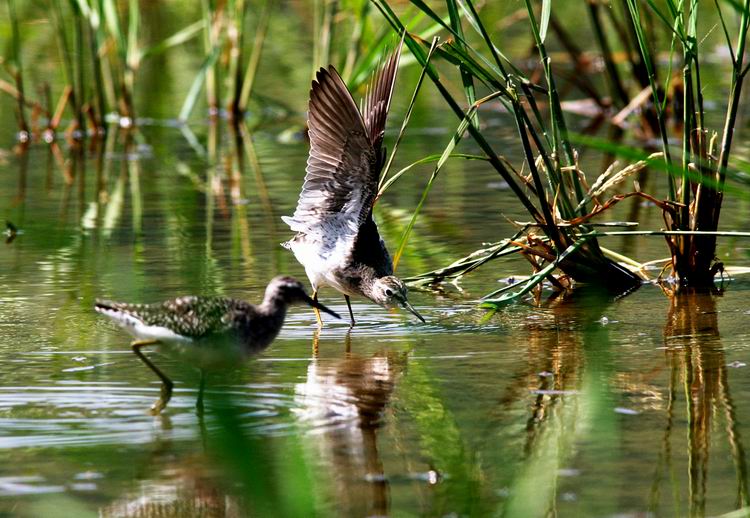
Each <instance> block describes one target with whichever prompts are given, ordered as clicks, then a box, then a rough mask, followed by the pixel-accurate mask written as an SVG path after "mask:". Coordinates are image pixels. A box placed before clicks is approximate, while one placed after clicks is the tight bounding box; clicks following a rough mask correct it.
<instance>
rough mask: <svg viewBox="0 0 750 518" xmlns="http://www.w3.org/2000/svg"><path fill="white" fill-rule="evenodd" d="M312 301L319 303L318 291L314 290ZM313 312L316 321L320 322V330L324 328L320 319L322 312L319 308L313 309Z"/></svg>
mask: <svg viewBox="0 0 750 518" xmlns="http://www.w3.org/2000/svg"><path fill="white" fill-rule="evenodd" d="M312 299H313V300H314V301H315V302H318V290H313V294H312ZM313 311H315V320H317V321H318V329H320V328H322V327H323V319H321V318H320V310H319V309H318V308H313Z"/></svg>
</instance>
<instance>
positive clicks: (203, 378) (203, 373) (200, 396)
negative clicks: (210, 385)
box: [195, 369, 206, 416]
mask: <svg viewBox="0 0 750 518" xmlns="http://www.w3.org/2000/svg"><path fill="white" fill-rule="evenodd" d="M205 388H206V371H204V370H203V369H201V381H200V384H199V385H198V400H197V401H196V402H195V411H196V413H197V414H198V415H199V416H202V415H203V390H204V389H205Z"/></svg>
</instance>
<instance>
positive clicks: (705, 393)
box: [650, 289, 750, 516]
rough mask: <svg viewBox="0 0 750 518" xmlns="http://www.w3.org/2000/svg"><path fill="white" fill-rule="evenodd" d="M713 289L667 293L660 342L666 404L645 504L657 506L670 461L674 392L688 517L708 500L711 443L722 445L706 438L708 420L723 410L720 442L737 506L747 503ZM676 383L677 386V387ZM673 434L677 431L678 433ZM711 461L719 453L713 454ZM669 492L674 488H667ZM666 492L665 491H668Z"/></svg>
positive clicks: (744, 467)
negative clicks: (682, 423) (683, 432)
mask: <svg viewBox="0 0 750 518" xmlns="http://www.w3.org/2000/svg"><path fill="white" fill-rule="evenodd" d="M716 297H717V293H710V292H706V291H696V290H690V289H688V290H681V291H680V292H678V293H672V294H670V308H669V314H668V317H667V323H666V326H665V329H664V344H665V350H666V355H667V361H668V363H669V367H670V385H669V406H668V409H667V424H666V426H665V432H664V439H663V444H662V452H661V453H660V456H659V465H658V467H657V470H656V474H655V483H654V486H653V488H652V494H651V503H650V506H651V508H652V509H653V510H657V509H658V506H659V504H660V503H661V502H660V495H661V492H660V490H659V485H660V482H661V481H662V480H663V477H662V473H661V472H662V470H664V469H668V470H669V471H671V468H672V464H673V458H672V455H673V450H672V447H671V443H672V441H673V438H674V436H673V432H675V431H676V432H678V434H679V433H680V431H679V430H676V427H675V426H674V403H675V401H676V399H677V397H678V394H679V393H680V392H683V393H684V394H685V399H686V401H685V403H686V417H687V421H688V422H687V427H688V430H687V441H688V442H687V455H688V458H687V462H688V467H687V469H688V472H687V475H688V494H689V499H688V505H689V514H690V516H704V515H705V514H706V503H707V500H708V499H709V494H708V491H707V488H708V483H709V479H708V477H709V472H710V471H709V459H710V455H709V453H710V447H711V446H712V444H713V445H714V447H716V445H717V444H723V441H724V438H721V437H720V438H719V441H720V442H718V443H717V440H716V439H714V440H713V441H712V439H711V432H712V431H713V432H714V433H716V431H717V430H718V427H717V426H716V424H714V423H713V422H712V420H716V419H717V418H718V417H719V416H720V415H721V414H723V415H724V420H725V433H726V441H727V443H728V445H729V450H730V454H731V459H732V464H733V468H734V471H735V480H736V488H735V502H734V506H735V508H737V509H742V508H745V507H747V506H748V504H749V503H750V500H749V498H748V481H747V462H746V458H745V449H744V446H743V443H742V437H741V435H740V432H739V422H738V421H737V417H736V411H735V405H734V402H733V401H732V397H731V394H730V389H729V379H728V369H727V361H726V356H725V354H724V348H723V346H722V342H721V336H720V334H719V327H718V315H719V312H718V311H717V308H716ZM679 383H682V387H680V386H679ZM678 437H679V435H678ZM714 459H715V460H714V463H717V462H718V461H719V459H720V456H715V457H714ZM671 489H672V491H675V490H677V489H678V488H671ZM672 491H669V492H668V493H672Z"/></svg>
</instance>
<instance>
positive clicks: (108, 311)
mask: <svg viewBox="0 0 750 518" xmlns="http://www.w3.org/2000/svg"><path fill="white" fill-rule="evenodd" d="M299 302H304V303H307V304H309V305H310V306H312V307H313V308H315V309H316V310H321V311H325V312H326V313H329V314H331V315H333V316H334V317H336V318H341V317H339V315H338V314H337V313H335V312H334V311H331V310H330V309H328V308H327V307H325V306H324V305H323V304H320V303H319V302H317V301H315V300H313V299H311V298H310V297H309V296H308V295H307V293H306V292H305V288H304V287H303V286H302V283H300V282H299V281H297V280H296V279H294V278H292V277H275V278H274V279H273V280H271V282H270V283H269V284H268V286H267V287H266V293H265V296H264V298H263V302H262V303H261V304H259V305H257V306H256V305H253V304H250V303H249V302H245V301H244V300H237V299H230V298H224V297H195V296H188V297H179V298H176V299H171V300H167V301H165V302H161V303H157V304H128V303H124V302H111V301H106V300H98V301H97V302H96V304H95V306H94V307H95V309H96V311H98V312H99V313H101V314H103V315H105V316H107V317H109V318H111V319H112V320H114V321H115V322H116V323H117V324H118V325H120V326H121V327H122V328H124V329H125V330H126V331H127V332H129V333H130V334H131V335H133V337H134V338H135V340H134V341H133V342H132V343H131V347H132V348H133V352H134V353H135V354H136V356H138V358H139V359H140V360H141V361H142V362H143V363H145V364H146V366H147V367H148V368H149V369H151V370H152V371H153V372H154V374H156V375H157V376H158V377H159V379H160V380H161V382H162V386H161V397H160V398H159V399H158V400H157V401H156V402H155V403H154V404H153V406H152V407H151V413H153V414H158V413H159V412H161V411H162V410H163V409H164V408H165V407H166V406H167V403H168V402H169V400H170V398H171V397H172V387H173V383H172V380H171V379H169V378H168V377H167V376H166V375H165V374H164V373H163V372H162V371H161V370H160V369H159V368H158V367H157V366H156V365H155V364H154V363H153V362H152V361H151V360H149V359H148V358H147V357H146V356H145V355H144V354H143V351H141V349H142V348H143V347H147V346H158V345H163V346H166V347H167V348H168V349H169V352H176V353H178V354H182V355H184V356H187V358H188V359H189V361H190V362H191V363H193V364H195V365H196V366H198V367H200V368H201V381H200V389H199V392H198V401H197V404H196V406H197V408H198V411H199V412H200V411H202V409H203V389H204V385H205V375H204V372H203V367H205V366H208V365H211V364H225V363H232V364H235V363H236V361H237V360H238V359H239V358H244V357H247V356H250V355H252V354H255V353H258V352H260V351H262V350H264V349H265V348H266V347H268V346H269V345H270V344H271V342H273V340H274V338H276V335H278V334H279V331H280V330H281V326H282V325H283V324H284V318H285V317H286V310H287V306H289V305H291V304H295V303H299Z"/></svg>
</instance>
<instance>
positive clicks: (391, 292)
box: [385, 288, 393, 297]
mask: <svg viewBox="0 0 750 518" xmlns="http://www.w3.org/2000/svg"><path fill="white" fill-rule="evenodd" d="M385 295H386V297H391V296H393V291H392V290H391V289H390V288H386V290H385Z"/></svg>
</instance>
